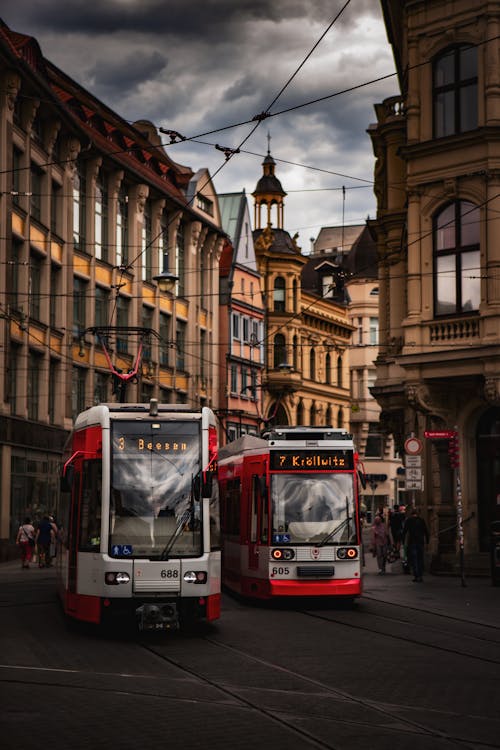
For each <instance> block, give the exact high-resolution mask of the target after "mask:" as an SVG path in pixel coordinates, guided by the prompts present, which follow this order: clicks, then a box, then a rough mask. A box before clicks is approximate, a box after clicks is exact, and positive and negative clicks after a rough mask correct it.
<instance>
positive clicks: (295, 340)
mask: <svg viewBox="0 0 500 750" xmlns="http://www.w3.org/2000/svg"><path fill="white" fill-rule="evenodd" d="M292 356H293V363H292V364H293V369H294V370H295V371H297V370H298V369H299V339H298V337H297V336H294V337H293V346H292Z"/></svg>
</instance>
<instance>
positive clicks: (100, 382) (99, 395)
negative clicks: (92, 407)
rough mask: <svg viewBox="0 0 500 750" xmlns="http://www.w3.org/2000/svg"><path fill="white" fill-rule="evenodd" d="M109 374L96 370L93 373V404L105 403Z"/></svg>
mask: <svg viewBox="0 0 500 750" xmlns="http://www.w3.org/2000/svg"><path fill="white" fill-rule="evenodd" d="M108 383H109V375H106V374H105V373H103V372H96V373H95V375H94V404H105V403H106V402H107V401H108Z"/></svg>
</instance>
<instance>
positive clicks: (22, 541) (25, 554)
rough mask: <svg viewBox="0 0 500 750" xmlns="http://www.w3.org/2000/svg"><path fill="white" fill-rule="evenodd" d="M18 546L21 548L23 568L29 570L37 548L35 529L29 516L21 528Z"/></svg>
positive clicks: (18, 534) (17, 539) (17, 540)
mask: <svg viewBox="0 0 500 750" xmlns="http://www.w3.org/2000/svg"><path fill="white" fill-rule="evenodd" d="M16 544H17V545H19V547H20V548H21V565H22V567H23V568H29V566H30V562H31V560H32V558H33V549H34V547H35V527H34V526H33V525H32V523H31V518H29V516H26V518H25V519H24V521H23V523H22V524H21V525H20V526H19V529H18V532H17V537H16Z"/></svg>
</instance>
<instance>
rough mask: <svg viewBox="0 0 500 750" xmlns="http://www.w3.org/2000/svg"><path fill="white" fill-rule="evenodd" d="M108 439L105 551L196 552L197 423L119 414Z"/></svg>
mask: <svg viewBox="0 0 500 750" xmlns="http://www.w3.org/2000/svg"><path fill="white" fill-rule="evenodd" d="M111 441H112V461H111V496H110V535H109V542H110V547H109V549H110V554H111V555H114V556H120V557H121V556H124V555H125V556H127V557H148V558H153V559H168V557H170V556H172V555H175V556H176V557H184V556H193V555H196V554H201V551H202V550H201V544H202V528H201V526H202V524H201V514H200V481H199V479H200V470H201V465H200V463H201V462H200V452H201V450H200V449H201V446H200V425H199V423H197V422H194V421H190V422H181V421H168V422H166V421H165V422H161V421H158V422H155V421H154V420H151V421H143V420H141V421H137V422H128V421H121V420H120V421H116V422H114V423H113V426H112V436H111Z"/></svg>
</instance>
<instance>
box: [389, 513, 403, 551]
mask: <svg viewBox="0 0 500 750" xmlns="http://www.w3.org/2000/svg"><path fill="white" fill-rule="evenodd" d="M404 522H405V517H404V514H403V513H402V512H401V510H400V507H399V505H395V506H394V509H393V510H392V512H391V514H390V516H389V527H390V529H391V537H392V543H393V545H394V547H395V548H396V552H397V553H398V555H399V551H400V549H401V540H402V538H403V526H404Z"/></svg>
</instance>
